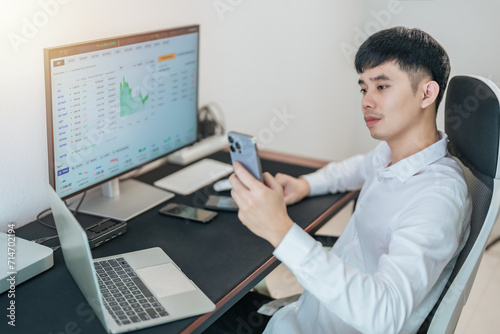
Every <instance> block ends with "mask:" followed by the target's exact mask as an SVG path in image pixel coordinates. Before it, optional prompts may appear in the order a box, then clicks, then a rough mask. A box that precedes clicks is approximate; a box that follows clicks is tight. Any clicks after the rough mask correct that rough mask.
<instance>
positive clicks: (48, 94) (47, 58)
mask: <svg viewBox="0 0 500 334" xmlns="http://www.w3.org/2000/svg"><path fill="white" fill-rule="evenodd" d="M193 29H196V30H193ZM179 31H186V32H197V33H198V38H197V55H196V62H197V70H196V103H195V105H196V113H195V137H194V140H193V141H192V142H188V143H186V144H185V145H183V146H180V147H177V148H176V149H174V150H172V151H171V152H168V153H165V154H163V155H160V156H157V157H154V158H152V159H151V160H148V161H146V162H143V163H141V164H138V165H136V166H134V167H132V168H129V169H127V170H125V171H123V172H120V173H119V174H116V175H113V176H110V177H108V178H105V179H103V180H100V181H99V182H96V183H94V184H92V185H89V186H87V187H85V188H83V189H80V190H77V191H75V192H72V193H71V194H68V195H66V196H62V197H61V199H63V200H66V199H69V198H71V197H74V196H77V195H79V194H82V193H84V192H86V191H88V190H90V189H93V188H95V187H98V186H100V185H102V184H104V183H106V182H109V181H111V180H113V179H115V178H118V177H120V176H122V175H124V174H126V173H130V172H131V171H133V170H136V169H139V168H141V167H143V166H145V165H147V164H150V163H152V162H155V161H157V160H159V159H163V158H165V157H166V156H168V155H170V154H172V153H174V152H176V151H178V150H180V149H183V148H185V147H187V146H190V145H193V144H194V143H196V142H197V141H198V135H197V134H198V126H199V124H198V123H199V121H198V117H199V87H200V78H199V77H200V25H199V24H193V25H188V26H182V27H174V28H166V29H161V30H152V31H146V32H141V33H134V34H127V35H120V36H115V37H107V38H101V39H96V40H91V41H85V42H77V43H72V44H67V45H60V46H55V47H48V48H44V50H43V51H44V73H45V104H46V122H47V147H48V159H49V160H48V168H49V169H48V173H49V184H50V185H51V187H52V188H54V190H56V192H57V189H56V182H55V181H56V173H57V171H56V168H55V161H54V153H55V150H54V128H53V110H52V106H53V104H52V80H51V79H52V73H51V69H52V67H51V66H50V64H51V61H52V59H54V58H60V57H61V56H60V55H59V56H58V57H51V56H52V54H54V53H56V52H58V53H61V52H62V50H68V49H70V48H76V47H79V48H84V47H86V46H92V45H94V46H95V44H96V43H99V44H105V43H110V42H114V41H116V40H118V39H130V38H134V37H137V38H141V37H142V38H144V37H147V36H148V35H149V36H151V35H156V34H161V33H168V34H169V35H168V36H165V37H164V38H167V37H173V36H178V35H180V34H179V33H178V32H179ZM176 33H177V34H176ZM170 34H171V35H170ZM157 39H158V38H157ZM151 40H155V39H151ZM141 42H142V41H141ZM136 43H137V42H136ZM130 44H134V43H130ZM124 45H126V44H124ZM120 46H123V45H120ZM103 49H105V48H103ZM109 49H110V48H109ZM88 52H91V51H88ZM74 54H78V53H74ZM65 55H66V56H69V55H71V54H65Z"/></svg>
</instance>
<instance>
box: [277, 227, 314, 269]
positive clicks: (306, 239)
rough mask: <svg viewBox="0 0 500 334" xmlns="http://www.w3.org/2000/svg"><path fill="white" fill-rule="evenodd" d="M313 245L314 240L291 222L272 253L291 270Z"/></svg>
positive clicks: (301, 260)
mask: <svg viewBox="0 0 500 334" xmlns="http://www.w3.org/2000/svg"><path fill="white" fill-rule="evenodd" d="M315 245H316V240H315V239H314V238H313V237H312V236H310V235H309V234H308V233H307V232H306V231H304V230H303V229H302V228H300V226H298V225H297V224H293V226H292V228H290V230H289V231H288V233H287V234H286V235H285V237H284V238H283V240H281V242H280V244H279V245H278V247H276V249H275V250H274V252H273V255H274V256H276V258H277V259H278V260H280V261H281V262H283V263H284V264H285V265H286V266H287V267H288V268H290V269H292V270H293V269H294V268H297V267H299V266H300V265H301V264H302V263H303V261H304V260H305V258H306V257H307V256H308V255H309V253H310V252H311V251H312V250H313V248H314V246H315Z"/></svg>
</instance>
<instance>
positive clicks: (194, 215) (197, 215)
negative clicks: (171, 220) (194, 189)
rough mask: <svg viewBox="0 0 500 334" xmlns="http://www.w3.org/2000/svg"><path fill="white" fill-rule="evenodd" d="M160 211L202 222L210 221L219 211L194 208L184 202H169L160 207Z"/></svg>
mask: <svg viewBox="0 0 500 334" xmlns="http://www.w3.org/2000/svg"><path fill="white" fill-rule="evenodd" d="M160 213H162V214H164V215H169V216H174V217H179V218H185V219H189V220H193V221H197V222H201V223H208V222H209V221H210V220H212V219H213V218H214V217H215V216H217V212H213V211H208V210H203V209H198V208H194V207H192V206H187V205H184V204H177V203H169V204H167V205H165V206H164V207H162V208H161V209H160Z"/></svg>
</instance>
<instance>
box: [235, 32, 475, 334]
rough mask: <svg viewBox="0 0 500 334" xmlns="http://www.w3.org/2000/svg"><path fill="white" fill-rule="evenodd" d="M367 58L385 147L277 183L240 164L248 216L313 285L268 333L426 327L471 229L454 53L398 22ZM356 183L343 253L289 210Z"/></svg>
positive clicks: (363, 52) (361, 53)
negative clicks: (445, 110)
mask: <svg viewBox="0 0 500 334" xmlns="http://www.w3.org/2000/svg"><path fill="white" fill-rule="evenodd" d="M355 66H356V70H357V72H358V73H359V74H360V77H359V85H360V87H361V93H362V100H361V107H362V112H363V117H364V120H365V122H366V126H367V128H368V130H369V131H370V134H371V136H372V137H373V138H376V139H378V140H380V141H382V143H381V144H380V145H379V146H378V147H377V148H376V149H375V150H373V151H372V152H370V153H368V154H366V155H363V156H362V155H358V156H354V157H352V158H350V159H347V160H345V161H342V162H339V163H331V164H329V165H327V166H326V167H324V168H322V169H320V170H318V171H317V172H315V173H312V174H309V175H305V176H303V177H301V178H293V177H291V176H288V175H284V174H277V175H276V177H272V176H271V175H270V174H269V173H265V174H264V183H265V184H262V183H260V182H258V181H257V180H256V179H254V178H253V177H252V176H251V174H249V173H248V172H247V171H246V170H245V169H244V168H243V167H242V165H241V164H238V163H236V164H235V165H234V169H235V175H232V176H231V177H230V183H231V185H232V187H233V190H232V192H231V195H232V197H233V198H234V200H235V201H236V203H237V204H238V206H239V208H240V209H239V213H238V217H239V219H240V220H241V222H242V223H243V224H245V225H246V226H247V227H248V228H249V229H250V230H251V231H252V232H253V233H255V234H256V235H258V236H260V237H262V238H264V239H266V240H267V241H269V242H270V243H271V244H272V245H273V246H274V247H276V249H275V251H274V255H275V256H276V257H277V258H278V259H279V260H281V261H282V262H283V263H284V264H285V265H286V266H287V267H288V268H289V269H290V270H291V271H292V272H293V273H294V274H295V276H296V277H297V279H298V280H299V282H300V283H301V285H302V286H303V287H304V289H305V291H304V294H303V295H302V296H301V298H300V299H299V300H298V301H297V302H296V303H293V304H291V305H288V306H286V307H284V308H283V309H281V310H280V311H279V312H277V313H276V314H275V315H274V316H273V318H271V320H270V322H269V324H268V326H267V328H266V331H265V333H342V334H344V333H357V332H361V333H414V332H416V331H417V330H418V328H419V327H420V325H421V323H422V322H423V320H424V319H425V318H426V316H427V314H428V313H429V311H430V310H431V309H432V307H433V305H434V304H435V302H436V301H437V299H438V297H439V295H440V293H441V291H442V290H443V288H444V285H445V283H446V280H447V278H448V277H449V274H450V272H451V270H452V267H453V264H454V262H455V259H456V256H457V254H458V253H459V251H460V250H461V248H462V246H463V244H464V243H465V241H466V238H467V236H468V233H469V226H468V222H469V219H470V214H471V204H470V199H469V196H468V192H467V187H466V184H465V181H464V178H463V173H462V171H461V169H460V167H459V166H458V164H457V163H456V162H455V161H454V160H453V159H452V158H450V156H449V155H448V153H447V151H446V140H447V136H446V134H445V133H443V132H440V131H438V130H437V126H436V112H437V109H438V106H439V103H440V101H441V99H442V97H443V94H444V91H445V88H446V84H447V81H448V76H449V73H450V65H449V60H448V55H447V54H446V52H445V50H444V49H443V48H442V47H441V45H439V43H438V42H436V41H435V40H434V39H433V38H432V37H431V36H429V35H428V34H426V33H424V32H423V31H420V30H418V29H407V28H403V27H396V28H391V29H387V30H383V31H380V32H378V33H376V34H374V35H373V36H371V37H370V38H369V39H368V40H367V41H366V42H365V43H363V45H361V47H360V49H359V50H358V52H357V54H356V59H355ZM356 189H361V192H360V195H359V198H358V201H357V205H356V209H355V212H354V214H353V216H352V217H351V219H350V221H349V223H348V225H347V227H346V229H345V231H344V232H343V234H342V235H341V237H340V238H339V239H338V241H337V242H336V244H335V245H334V247H333V249H332V250H331V252H329V251H327V250H325V249H324V248H322V247H321V245H320V244H319V243H317V242H315V240H314V239H313V238H312V237H311V236H309V235H308V234H307V233H306V232H304V231H303V230H302V229H301V228H300V227H298V226H297V225H296V224H294V222H293V221H292V220H291V219H290V217H289V216H288V214H287V211H286V205H287V204H293V203H296V202H298V201H300V200H301V199H302V198H304V197H306V196H313V195H318V194H325V193H328V192H331V193H333V192H343V191H347V190H356Z"/></svg>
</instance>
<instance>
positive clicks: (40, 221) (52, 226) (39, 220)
mask: <svg viewBox="0 0 500 334" xmlns="http://www.w3.org/2000/svg"><path fill="white" fill-rule="evenodd" d="M47 211H51V209H50V208H49V209H45V210H43V211H42V212H40V213H39V214H38V215H37V216H36V221H37V222H39V223H40V224H42V225H43V226H45V227H49V228H52V229H54V230H55V229H56V227H55V226H54V225H49V224H47V223H44V222H43V221H42V220H41V218H40V216H41V215H43V214H44V213H45V212H47ZM47 216H48V215H46V216H43V218H45V217H47Z"/></svg>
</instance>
